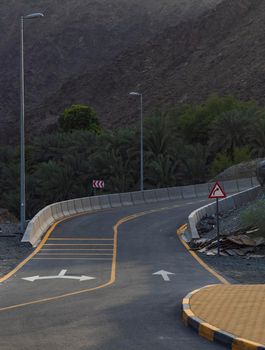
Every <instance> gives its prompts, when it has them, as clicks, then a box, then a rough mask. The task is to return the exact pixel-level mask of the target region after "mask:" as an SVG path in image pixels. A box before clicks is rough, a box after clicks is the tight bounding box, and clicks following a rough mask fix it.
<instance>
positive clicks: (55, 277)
mask: <svg viewBox="0 0 265 350" xmlns="http://www.w3.org/2000/svg"><path fill="white" fill-rule="evenodd" d="M66 272H67V270H62V271H61V272H60V273H59V274H58V275H56V276H43V277H40V276H39V275H38V276H31V277H23V278H22V280H25V281H29V282H34V281H37V280H51V279H58V278H59V279H61V278H63V279H72V280H79V282H82V281H88V280H94V279H95V277H90V276H84V275H82V276H66V275H65V274H66Z"/></svg>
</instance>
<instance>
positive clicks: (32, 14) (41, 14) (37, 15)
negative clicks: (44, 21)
mask: <svg viewBox="0 0 265 350" xmlns="http://www.w3.org/2000/svg"><path fill="white" fill-rule="evenodd" d="M22 17H23V18H24V19H34V18H40V17H44V14H43V13H41V12H36V13H31V14H29V15H26V16H22Z"/></svg>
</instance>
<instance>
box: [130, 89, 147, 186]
mask: <svg viewBox="0 0 265 350" xmlns="http://www.w3.org/2000/svg"><path fill="white" fill-rule="evenodd" d="M129 95H131V96H139V97H140V118H141V136H140V138H141V142H140V144H141V145H140V154H141V170H140V189H141V191H143V190H144V140H143V94H141V93H140V92H134V91H132V92H130V93H129Z"/></svg>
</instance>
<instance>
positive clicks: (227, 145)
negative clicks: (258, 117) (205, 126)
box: [210, 110, 250, 161]
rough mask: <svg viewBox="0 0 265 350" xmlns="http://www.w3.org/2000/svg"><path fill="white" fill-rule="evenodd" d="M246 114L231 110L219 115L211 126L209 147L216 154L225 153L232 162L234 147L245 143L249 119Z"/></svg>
mask: <svg viewBox="0 0 265 350" xmlns="http://www.w3.org/2000/svg"><path fill="white" fill-rule="evenodd" d="M249 113H250V111H248V113H247V112H246V111H241V110H231V111H227V112H224V113H223V114H221V115H220V116H219V117H218V118H217V119H216V120H215V121H214V122H213V124H212V127H211V139H210V147H212V148H213V149H214V150H215V151H216V152H219V151H226V152H227V154H228V155H229V157H230V159H231V160H232V161H233V160H234V151H235V147H240V146H243V145H245V143H246V142H247V136H248V130H249V127H250V119H249V118H248V114H249Z"/></svg>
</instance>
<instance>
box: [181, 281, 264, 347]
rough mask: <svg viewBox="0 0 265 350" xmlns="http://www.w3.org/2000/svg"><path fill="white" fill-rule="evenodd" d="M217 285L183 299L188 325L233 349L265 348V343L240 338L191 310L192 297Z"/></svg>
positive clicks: (198, 290)
mask: <svg viewBox="0 0 265 350" xmlns="http://www.w3.org/2000/svg"><path fill="white" fill-rule="evenodd" d="M214 286H215V285H210V286H206V287H203V288H200V289H197V290H195V291H193V292H191V293H189V294H188V295H186V296H185V298H184V299H183V301H182V319H183V322H184V324H185V325H186V326H190V327H192V328H193V329H194V330H195V331H196V332H197V333H198V335H200V336H202V337H204V338H205V339H207V340H209V341H212V342H213V341H216V342H219V343H222V344H225V345H227V346H229V348H230V349H232V350H264V349H265V345H263V344H259V343H256V342H253V341H251V340H247V339H243V338H238V337H237V336H235V335H234V334H231V333H228V332H226V331H224V330H221V329H220V328H217V327H215V326H213V325H211V324H209V323H207V322H205V321H204V320H201V319H200V318H199V317H197V316H196V315H195V314H194V313H193V312H192V310H191V307H190V299H191V297H192V296H193V295H194V294H196V293H198V292H200V291H201V290H202V289H205V288H210V287H214Z"/></svg>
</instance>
